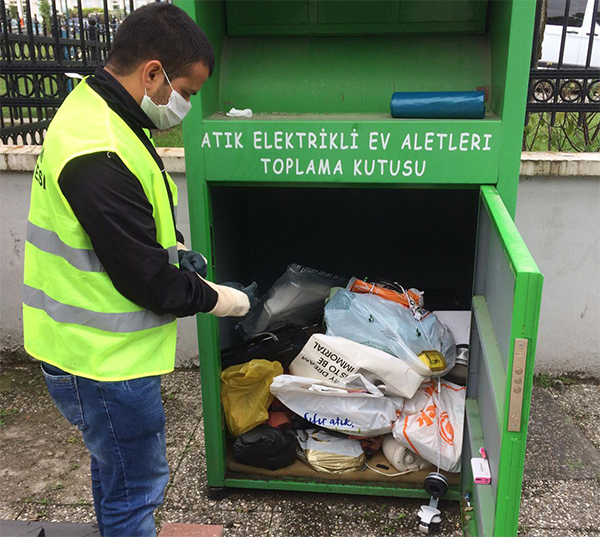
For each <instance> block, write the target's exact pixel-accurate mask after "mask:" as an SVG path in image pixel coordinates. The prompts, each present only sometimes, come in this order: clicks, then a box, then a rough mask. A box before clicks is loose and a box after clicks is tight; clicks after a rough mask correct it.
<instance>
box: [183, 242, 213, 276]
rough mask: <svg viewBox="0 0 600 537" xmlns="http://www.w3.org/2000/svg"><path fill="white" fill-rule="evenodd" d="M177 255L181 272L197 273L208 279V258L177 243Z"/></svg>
mask: <svg viewBox="0 0 600 537" xmlns="http://www.w3.org/2000/svg"><path fill="white" fill-rule="evenodd" d="M177 255H178V256H179V268H180V269H181V270H189V271H190V272H197V273H198V274H199V275H200V276H202V277H203V278H206V274H207V272H208V264H207V261H206V258H205V257H204V256H203V255H202V254H199V253H198V252H194V251H193V250H188V249H187V248H186V247H185V246H184V245H183V244H181V243H180V242H178V243H177Z"/></svg>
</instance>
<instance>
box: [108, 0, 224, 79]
mask: <svg viewBox="0 0 600 537" xmlns="http://www.w3.org/2000/svg"><path fill="white" fill-rule="evenodd" d="M148 60H159V61H160V62H161V63H162V64H163V67H164V69H165V71H166V72H167V75H168V76H169V78H170V79H171V80H173V79H174V78H177V77H179V76H185V75H186V74H187V69H188V68H189V67H190V66H191V65H193V64H194V63H198V62H202V63H204V64H205V65H206V67H208V72H209V74H211V75H212V72H213V69H214V66H215V55H214V52H213V48H212V45H211V44H210V41H209V40H208V38H207V37H206V34H205V33H204V32H203V31H202V30H201V29H200V28H199V27H198V25H197V24H196V23H195V22H194V21H193V20H192V19H191V18H190V17H189V15H188V14H187V13H186V12H185V11H183V9H180V8H178V7H177V6H174V5H173V4H168V3H166V2H153V3H151V4H147V5H145V6H143V7H140V8H138V9H136V10H135V11H134V12H133V13H131V14H130V15H128V16H127V18H126V19H125V20H124V21H123V22H122V24H121V25H120V26H119V29H118V31H117V34H116V35H115V39H114V42H113V46H112V49H111V51H110V54H109V56H108V60H107V62H106V64H107V65H108V66H109V67H110V68H111V69H113V70H114V71H115V73H117V74H118V75H121V76H125V75H128V74H129V73H131V72H132V71H133V70H134V69H135V68H136V67H137V66H138V65H140V63H142V62H144V61H148Z"/></svg>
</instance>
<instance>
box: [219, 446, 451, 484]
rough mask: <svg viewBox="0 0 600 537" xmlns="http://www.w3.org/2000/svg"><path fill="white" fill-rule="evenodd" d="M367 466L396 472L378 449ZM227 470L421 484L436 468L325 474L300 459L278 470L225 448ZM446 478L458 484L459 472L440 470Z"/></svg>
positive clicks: (274, 475) (243, 472) (328, 478)
mask: <svg viewBox="0 0 600 537" xmlns="http://www.w3.org/2000/svg"><path fill="white" fill-rule="evenodd" d="M367 462H368V464H369V466H371V467H373V468H376V467H377V465H378V464H384V465H386V466H389V468H390V470H389V471H386V470H383V469H381V468H377V469H378V470H380V471H382V472H387V473H389V474H394V473H397V471H396V470H395V469H394V467H393V466H392V465H391V464H390V463H389V462H388V461H387V459H386V458H385V456H384V455H383V453H382V452H381V451H378V452H377V453H376V454H375V455H373V457H371V459H369V460H368V461H367ZM226 464H227V470H229V471H231V472H239V473H242V474H251V475H259V476H268V477H300V478H305V479H311V480H323V479H327V480H335V481H359V482H374V481H381V482H384V483H410V484H417V485H422V484H423V482H424V481H425V478H426V477H427V474H429V472H435V470H436V468H435V466H433V465H429V466H426V467H425V468H424V469H423V470H420V471H418V472H411V473H410V474H404V475H401V476H395V477H386V476H383V475H381V474H378V473H377V472H373V471H372V470H370V469H368V468H366V467H365V469H364V470H361V471H359V472H348V473H346V474H326V473H324V472H317V471H316V470H313V469H312V468H311V467H309V466H308V465H307V464H305V463H304V462H302V461H301V460H300V459H296V461H295V462H294V463H293V464H291V465H290V466H286V467H285V468H280V469H279V470H267V469H265V468H258V467H257V466H249V465H247V464H242V463H239V462H237V461H236V460H234V458H233V455H232V453H231V450H230V449H228V450H227V461H226ZM441 473H443V474H444V475H445V476H446V477H447V478H448V483H449V484H450V485H458V484H459V481H460V474H451V473H449V472H444V471H441Z"/></svg>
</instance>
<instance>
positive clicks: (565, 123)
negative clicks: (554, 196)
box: [523, 0, 600, 151]
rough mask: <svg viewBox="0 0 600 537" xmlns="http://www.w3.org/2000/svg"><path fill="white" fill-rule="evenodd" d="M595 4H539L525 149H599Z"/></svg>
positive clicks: (599, 45)
mask: <svg viewBox="0 0 600 537" xmlns="http://www.w3.org/2000/svg"><path fill="white" fill-rule="evenodd" d="M599 3H600V0H538V1H537V12H536V25H535V31H534V40H533V50H532V55H531V71H530V77H529V94H528V103H527V117H526V124H525V132H524V136H523V149H524V150H528V151H531V150H534V149H538V150H540V149H545V150H548V151H599V150H600V14H599Z"/></svg>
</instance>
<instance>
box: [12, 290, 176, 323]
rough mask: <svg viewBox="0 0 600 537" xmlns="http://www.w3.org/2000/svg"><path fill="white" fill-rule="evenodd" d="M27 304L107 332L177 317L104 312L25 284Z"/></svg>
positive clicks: (61, 320) (58, 319)
mask: <svg viewBox="0 0 600 537" xmlns="http://www.w3.org/2000/svg"><path fill="white" fill-rule="evenodd" d="M23 304H25V305H27V306H29V307H31V308H37V309H40V310H44V311H45V312H46V313H47V314H48V315H49V316H50V317H52V319H54V320H55V321H56V322H59V323H71V324H79V325H82V326H89V327H92V328H97V329H98V330H106V331H107V332H117V333H123V332H139V331H140V330H148V329H150V328H156V327H157V326H164V325H165V324H169V323H171V322H173V321H174V320H175V318H176V317H175V316H174V315H158V314H156V313H153V312H152V311H150V310H141V311H129V312H125V313H100V312H97V311H91V310H86V309H84V308H78V307H76V306H69V305H68V304H63V303H62V302H58V301H57V300H54V299H53V298H50V297H49V296H48V295H47V294H46V293H44V291H42V290H41V289H35V288H33V287H29V286H28V285H25V286H24V292H23Z"/></svg>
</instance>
